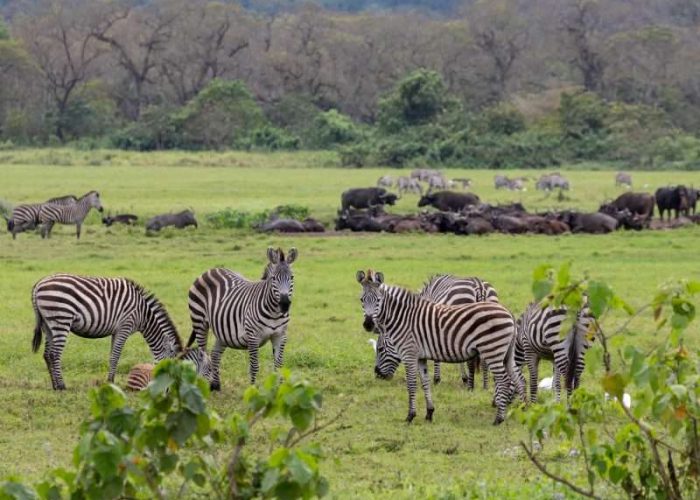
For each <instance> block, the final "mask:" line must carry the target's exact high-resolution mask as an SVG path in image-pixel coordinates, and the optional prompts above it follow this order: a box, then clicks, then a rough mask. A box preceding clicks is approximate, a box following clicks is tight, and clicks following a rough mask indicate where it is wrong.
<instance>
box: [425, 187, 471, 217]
mask: <svg viewBox="0 0 700 500" xmlns="http://www.w3.org/2000/svg"><path fill="white" fill-rule="evenodd" d="M478 203H479V197H478V196H477V195H475V194H473V193H455V192H453V191H440V192H438V193H432V194H426V195H425V196H423V197H422V198H421V199H420V201H419V202H418V206H419V207H425V206H427V205H430V206H433V207H435V208H437V209H438V210H442V211H443V212H461V211H462V210H464V209H465V208H467V207H469V206H472V205H477V204H478Z"/></svg>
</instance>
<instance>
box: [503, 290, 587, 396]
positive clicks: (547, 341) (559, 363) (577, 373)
mask: <svg viewBox="0 0 700 500" xmlns="http://www.w3.org/2000/svg"><path fill="white" fill-rule="evenodd" d="M566 317H567V310H566V308H563V307H560V308H555V307H552V306H543V305H541V304H538V303H531V304H530V305H528V306H527V308H526V309H525V312H523V314H522V315H521V316H520V318H519V319H518V326H519V331H518V348H517V349H516V364H517V365H522V364H524V365H527V367H528V371H529V373H530V401H531V402H533V403H534V402H536V401H537V388H538V387H537V384H538V367H539V362H540V359H548V360H552V364H553V365H554V366H553V379H554V380H553V386H554V396H555V398H556V400H557V401H559V400H560V398H561V377H565V378H566V390H567V395H568V396H570V395H571V391H572V390H573V389H575V388H576V387H578V383H579V380H580V377H581V373H583V368H584V355H585V353H586V350H587V349H588V347H589V346H590V342H589V341H588V336H589V335H588V334H589V331H590V330H591V328H594V327H595V319H594V318H593V316H592V315H591V314H590V311H589V309H588V307H586V306H584V307H583V308H582V309H581V310H579V311H578V312H577V313H576V317H575V319H574V322H573V325H572V327H571V330H570V331H569V333H568V334H567V336H566V337H564V338H562V336H561V329H562V325H563V324H565V322H566Z"/></svg>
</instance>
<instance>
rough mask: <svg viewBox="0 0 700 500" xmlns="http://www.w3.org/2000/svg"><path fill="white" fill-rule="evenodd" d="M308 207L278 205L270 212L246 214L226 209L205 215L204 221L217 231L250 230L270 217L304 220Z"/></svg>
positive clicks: (241, 211) (246, 212) (243, 211)
mask: <svg viewBox="0 0 700 500" xmlns="http://www.w3.org/2000/svg"><path fill="white" fill-rule="evenodd" d="M309 213H310V211H309V209H308V207H304V206H301V205H279V206H277V207H275V208H274V209H272V210H263V211H261V212H248V211H245V210H237V209H234V208H226V209H224V210H219V211H218V212H214V213H210V214H207V215H206V217H205V218H206V220H207V222H209V224H211V225H212V226H213V227H215V228H218V229H222V228H225V229H250V228H254V227H256V226H258V225H260V224H263V223H265V222H266V221H268V220H270V218H271V217H273V216H274V217H279V218H284V219H296V220H304V219H306V218H307V217H308V216H309Z"/></svg>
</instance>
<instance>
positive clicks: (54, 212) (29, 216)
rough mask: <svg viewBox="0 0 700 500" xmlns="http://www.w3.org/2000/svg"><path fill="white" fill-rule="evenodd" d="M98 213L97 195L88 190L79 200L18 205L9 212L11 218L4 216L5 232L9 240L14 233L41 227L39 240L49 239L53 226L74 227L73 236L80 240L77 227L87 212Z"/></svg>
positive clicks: (15, 236)
mask: <svg viewBox="0 0 700 500" xmlns="http://www.w3.org/2000/svg"><path fill="white" fill-rule="evenodd" d="M92 208H95V209H97V210H98V211H99V212H102V211H103V210H104V209H103V208H102V203H101V201H100V193H98V192H97V191H89V192H87V193H85V194H84V195H83V196H81V197H80V198H77V197H75V196H73V195H68V196H60V197H58V198H51V199H49V200H46V201H45V202H43V203H29V204H25V205H18V206H16V207H15V208H14V210H12V215H11V217H7V216H5V220H6V221H7V231H8V232H10V233H12V239H16V238H17V234H18V233H21V232H24V231H29V230H32V229H35V228H36V227H38V226H41V237H42V238H50V237H51V229H53V226H54V225H55V224H71V225H72V224H75V227H76V236H77V237H78V239H80V228H81V227H82V225H83V221H84V220H85V218H86V217H87V215H88V213H89V212H90V209H92Z"/></svg>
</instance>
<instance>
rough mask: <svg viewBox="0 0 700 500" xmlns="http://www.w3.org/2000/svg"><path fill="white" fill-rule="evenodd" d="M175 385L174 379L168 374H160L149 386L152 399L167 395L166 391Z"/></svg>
mask: <svg viewBox="0 0 700 500" xmlns="http://www.w3.org/2000/svg"><path fill="white" fill-rule="evenodd" d="M172 385H173V378H172V377H171V376H170V374H168V373H159V374H158V375H157V376H156V378H155V379H154V380H153V382H151V383H150V384H148V393H149V395H150V396H151V397H156V396H160V395H163V394H165V391H167V390H168V389H170V386H172Z"/></svg>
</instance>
